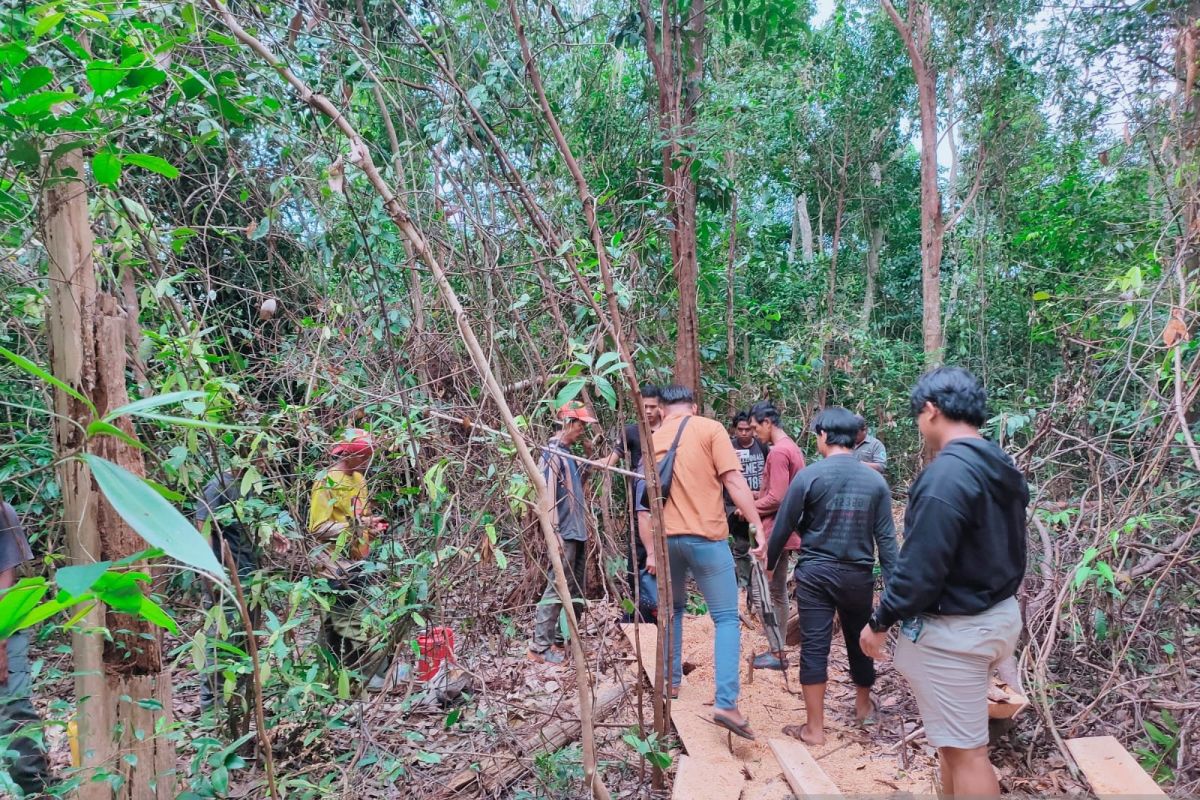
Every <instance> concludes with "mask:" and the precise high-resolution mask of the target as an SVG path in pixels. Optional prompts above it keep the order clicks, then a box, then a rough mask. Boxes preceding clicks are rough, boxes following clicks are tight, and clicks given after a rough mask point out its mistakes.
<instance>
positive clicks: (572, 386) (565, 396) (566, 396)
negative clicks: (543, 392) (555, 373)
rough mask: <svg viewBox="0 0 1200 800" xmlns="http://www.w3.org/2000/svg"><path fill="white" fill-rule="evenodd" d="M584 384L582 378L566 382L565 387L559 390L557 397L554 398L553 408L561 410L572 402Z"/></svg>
mask: <svg viewBox="0 0 1200 800" xmlns="http://www.w3.org/2000/svg"><path fill="white" fill-rule="evenodd" d="M586 383H587V381H585V380H584V379H583V378H576V379H574V380H572V381H570V382H568V383H567V385H566V386H564V387H563V388H562V389H560V390H559V392H558V396H557V397H555V398H554V407H555V408H562V407H563V406H565V405H566V404H567V403H569V402H571V401H572V400H574V399H575V398H576V397H577V396H578V395H579V393H580V392H582V391H583V387H584V384H586Z"/></svg>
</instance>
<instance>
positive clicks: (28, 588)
mask: <svg viewBox="0 0 1200 800" xmlns="http://www.w3.org/2000/svg"><path fill="white" fill-rule="evenodd" d="M49 589H50V587H49V586H47V585H46V580H45V579H44V578H25V579H24V580H22V581H20V582H18V583H17V585H16V586H14V587H12V588H11V589H9V590H7V591H6V592H4V594H3V596H0V639H7V638H8V637H9V636H12V634H13V632H14V631H17V630H19V629H20V628H21V623H22V622H23V621H24V620H25V617H26V616H27V615H28V614H29V612H31V611H33V609H34V608H35V607H37V604H38V603H40V602H41V601H42V597H44V596H45V594H46V592H47V591H49Z"/></svg>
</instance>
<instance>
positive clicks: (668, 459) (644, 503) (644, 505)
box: [637, 417, 691, 509]
mask: <svg viewBox="0 0 1200 800" xmlns="http://www.w3.org/2000/svg"><path fill="white" fill-rule="evenodd" d="M689 419H691V417H684V418H683V422H681V423H679V430H677V431H675V438H674V439H673V440H672V441H671V447H670V449H668V450H667V453H666V455H664V456H663V459H662V461H659V462H658V463H657V464H655V465H654V466H655V468H656V469H657V470H658V485H659V487H661V489H662V498H663V503H664V504H665V503H666V500H667V498H668V497H670V496H671V481H672V479H673V478H674V477H675V451H676V450H678V449H679V437H681V436H683V429H684V428H686V427H687V424H688V420H689ZM650 446H651V447H653V446H654V444H653V442H651V445H650ZM647 494H648V492H647V489H646V481H645V479H643V480H642V490H641V491H640V492H639V493H638V503H637V507H638V508H640V509H649V508H650V499H649V497H647Z"/></svg>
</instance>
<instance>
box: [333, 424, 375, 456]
mask: <svg viewBox="0 0 1200 800" xmlns="http://www.w3.org/2000/svg"><path fill="white" fill-rule="evenodd" d="M329 452H330V453H332V454H333V455H335V456H353V455H364V456H369V455H371V454H372V453H374V452H375V437H373V436H371V434H370V433H368V432H367V431H364V430H362V429H360V428H347V429H346V433H345V441H341V442H338V443H336V444H335V445H334V446H333V447H331V448H330V450H329Z"/></svg>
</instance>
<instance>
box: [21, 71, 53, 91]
mask: <svg viewBox="0 0 1200 800" xmlns="http://www.w3.org/2000/svg"><path fill="white" fill-rule="evenodd" d="M53 80H54V73H53V72H51V71H50V68H49V67H42V66H37V67H30V68H29V69H27V70H25V71H24V72H22V73H21V79H20V80H19V81H17V94H18V95H26V94H29V93H30V92H36V91H37V90H38V89H40V88H42V87H43V86H45V85H47V84H48V83H50V82H51V81H53Z"/></svg>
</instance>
